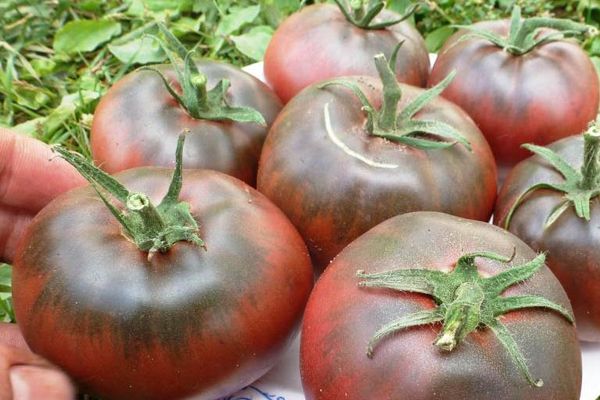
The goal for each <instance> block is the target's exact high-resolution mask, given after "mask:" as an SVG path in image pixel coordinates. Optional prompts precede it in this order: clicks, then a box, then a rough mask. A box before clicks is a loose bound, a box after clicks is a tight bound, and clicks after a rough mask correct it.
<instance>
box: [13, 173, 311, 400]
mask: <svg viewBox="0 0 600 400" xmlns="http://www.w3.org/2000/svg"><path fill="white" fill-rule="evenodd" d="M171 174H172V172H171V170H168V169H164V168H152V167H145V168H138V169H132V170H128V171H125V172H122V173H120V174H117V175H116V177H117V178H118V180H119V181H120V182H122V183H123V184H124V185H126V186H127V187H130V188H131V189H132V190H134V191H136V192H143V193H146V194H147V195H148V197H149V198H150V200H151V201H152V202H156V201H157V200H159V199H160V198H161V197H162V196H163V195H165V193H166V192H167V188H168V187H169V188H171V186H169V181H170V175H171ZM112 187H114V185H113V186H112ZM131 193H133V194H130V195H129V196H128V197H127V207H128V209H130V210H133V209H135V207H137V206H139V204H142V203H143V202H140V201H139V199H138V201H137V203H136V202H135V201H133V200H132V199H137V197H135V196H140V195H139V193H134V192H131ZM169 193H171V190H169ZM179 198H180V199H181V201H183V203H177V206H174V207H179V208H177V209H176V210H175V211H174V214H172V215H171V218H173V219H176V218H181V215H180V214H181V213H183V214H186V213H187V215H188V216H189V215H191V216H192V217H191V218H193V220H194V221H197V224H198V225H199V228H197V226H196V228H197V229H196V230H197V235H198V236H200V238H198V237H196V236H195V235H196V233H193V232H192V231H191V228H190V226H193V225H195V224H196V223H195V222H189V223H188V225H186V226H184V227H183V228H181V229H180V227H175V228H172V229H171V227H169V228H168V229H165V230H164V231H163V232H164V237H163V239H164V241H163V240H148V237H145V236H143V235H142V236H140V237H141V239H140V240H138V237H137V236H135V235H134V236H131V235H129V234H126V233H125V232H129V231H128V230H127V229H126V228H125V227H124V226H125V225H124V226H121V224H119V222H117V220H116V219H115V217H114V216H113V214H111V212H110V211H109V210H108V209H107V207H105V205H104V204H103V202H102V201H100V199H98V198H97V196H96V193H95V191H94V189H93V188H92V187H90V186H87V187H83V188H79V189H75V190H73V191H70V192H67V193H66V194H64V195H62V196H60V197H59V198H57V199H56V200H54V201H53V202H52V203H50V205H48V206H47V207H46V208H45V209H44V210H42V211H41V213H40V214H38V215H37V216H36V218H35V219H34V221H33V222H32V224H31V225H30V227H29V228H28V230H27V232H26V234H25V235H24V238H23V240H22V241H21V244H20V250H19V251H18V254H17V256H16V259H15V265H14V272H13V274H14V275H13V296H14V303H15V312H16V316H17V319H18V321H19V325H20V327H21V329H22V331H23V335H24V337H25V339H26V341H27V343H28V344H29V346H30V347H31V349H32V350H33V351H34V352H36V353H38V354H40V355H42V356H43V357H45V358H47V359H48V360H50V361H52V362H53V363H55V364H56V365H58V366H59V367H61V368H62V369H64V370H65V371H66V372H67V373H69V374H70V375H71V376H72V377H73V378H74V380H75V381H76V382H78V383H79V384H80V385H81V387H82V389H84V390H86V391H89V392H91V393H94V394H97V395H99V396H102V397H106V398H110V399H145V400H147V399H173V398H181V397H184V396H190V395H196V396H197V397H194V398H195V399H206V400H209V399H210V400H214V399H215V398H218V397H220V396H225V395H228V394H230V393H232V392H235V391H236V390H239V389H241V388H242V387H244V386H245V385H247V384H250V383H251V382H253V381H254V380H256V379H258V378H259V377H260V376H261V375H262V374H264V373H265V372H266V371H267V370H268V369H269V368H270V367H271V366H273V365H274V363H275V362H276V361H277V360H278V357H279V355H280V354H281V353H282V351H283V350H285V348H286V347H287V345H288V344H289V342H290V340H291V339H292V338H293V336H294V334H295V331H296V328H297V327H298V324H299V320H300V318H301V316H302V312H303V309H304V305H305V303H306V301H307V299H308V295H309V292H310V290H311V288H312V282H313V273H312V267H311V264H310V259H309V257H308V253H307V250H306V247H305V245H304V243H303V241H302V239H301V238H300V236H299V235H298V233H297V232H296V230H295V229H294V227H293V226H292V225H291V224H290V223H289V221H288V220H287V219H286V218H285V216H284V215H283V214H282V213H281V212H280V211H279V210H278V209H277V208H276V207H275V206H274V205H273V204H272V203H271V202H269V201H268V200H267V199H266V198H265V197H264V196H262V195H261V194H260V193H258V192H257V191H256V190H254V189H252V188H251V187H249V186H248V185H246V184H244V183H243V182H241V181H238V180H237V179H235V178H232V177H229V176H227V175H224V174H221V173H218V172H215V171H207V170H189V171H186V172H185V174H184V183H183V188H182V189H181V193H180V196H179ZM165 203H167V202H166V201H165V202H163V203H161V206H158V208H157V210H159V211H160V210H161V207H164V204H165ZM146 204H147V203H146ZM171 206H173V203H169V204H168V207H171ZM113 211H115V210H113ZM115 212H118V210H116V211H115ZM165 212H166V211H165ZM163 219H165V221H167V219H166V218H163ZM136 221H137V222H139V219H138V220H135V219H132V220H130V221H129V222H128V223H127V224H132V225H131V226H133V228H131V229H130V230H131V231H133V230H134V228H135V226H136V225H135V224H136V223H137V222H136ZM167 222H168V221H167ZM190 224H191V225H190ZM150 225H151V224H148V227H150V228H152V227H153V226H150ZM127 226H129V225H127ZM144 226H145V225H144ZM178 236H181V238H186V240H180V241H177V237H178ZM132 237H135V240H133V239H132ZM181 238H180V239H181ZM173 242H174V243H173ZM165 243H166V244H168V245H169V246H170V247H167V248H162V247H159V246H160V245H164V244H165ZM202 243H203V246H204V248H203V247H202V246H200V245H202ZM138 244H139V245H143V246H147V247H149V246H152V250H151V251H150V252H148V251H147V250H140V248H138ZM156 249H158V251H153V250H156Z"/></svg>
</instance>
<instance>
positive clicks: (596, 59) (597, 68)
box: [591, 57, 600, 78]
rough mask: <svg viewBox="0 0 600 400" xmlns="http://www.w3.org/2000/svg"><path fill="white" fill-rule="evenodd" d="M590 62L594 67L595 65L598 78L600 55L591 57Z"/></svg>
mask: <svg viewBox="0 0 600 400" xmlns="http://www.w3.org/2000/svg"><path fill="white" fill-rule="evenodd" d="M591 59H592V63H593V64H594V67H596V73H597V74H598V78H600V57H591Z"/></svg>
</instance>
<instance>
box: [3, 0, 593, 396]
mask: <svg viewBox="0 0 600 400" xmlns="http://www.w3.org/2000/svg"><path fill="white" fill-rule="evenodd" d="M367 3H368V6H367ZM352 4H353V5H354V8H346V6H345V5H344V4H342V2H339V3H338V6H337V7H336V6H335V5H330V4H320V5H313V6H308V7H306V8H304V9H303V10H301V11H300V12H298V13H296V14H295V15H292V16H291V17H290V18H289V19H288V20H286V21H285V22H284V23H283V24H282V25H281V26H280V28H279V29H278V30H277V32H276V33H275V35H274V37H273V39H272V42H271V43H270V45H269V47H268V49H267V53H266V56H265V76H266V78H267V80H268V82H269V84H270V86H271V87H272V89H273V91H272V90H271V89H270V88H269V87H268V86H266V85H265V84H263V83H261V82H260V81H258V80H257V79H255V78H253V77H251V76H249V75H248V74H246V73H244V72H242V71H240V70H238V69H237V68H235V67H232V66H230V65H226V64H222V63H218V62H213V61H206V60H204V61H195V60H193V59H192V56H191V53H189V52H186V50H185V49H183V48H182V46H181V44H179V43H177V41H176V39H175V38H174V37H173V36H172V35H171V34H170V33H169V32H168V31H167V30H166V29H165V28H161V29H162V34H163V36H164V39H165V43H166V45H165V47H166V48H168V52H169V55H170V57H171V58H172V63H171V64H169V65H161V66H153V67H145V68H142V69H140V70H137V71H135V72H133V73H131V74H129V75H128V76H126V77H124V78H123V79H122V80H121V81H120V82H118V83H117V84H116V85H115V86H114V87H113V88H111V89H110V90H109V92H108V93H107V94H106V96H104V97H103V99H102V100H101V102H100V104H99V105H98V107H97V110H96V112H95V115H94V121H93V126H92V132H91V145H92V152H93V157H94V159H95V161H96V163H97V165H99V166H100V167H101V168H102V170H104V171H106V172H108V173H115V175H113V176H110V175H109V174H108V173H106V172H103V171H102V170H100V169H98V168H96V167H94V166H92V165H91V164H89V163H87V162H86V161H85V160H84V159H83V158H82V157H80V156H77V155H75V154H72V153H69V152H67V151H65V150H62V149H59V150H58V151H59V152H60V154H61V155H62V156H63V157H64V158H65V159H67V161H69V162H70V163H71V164H73V165H74V166H75V167H76V168H77V169H78V170H80V172H81V173H82V174H83V175H84V176H85V177H86V178H87V179H88V180H89V181H90V182H91V185H90V186H88V187H84V188H79V189H75V190H73V191H71V192H69V193H67V194H66V195H63V196H61V197H59V198H58V199H56V200H55V201H54V202H52V203H51V204H50V205H49V206H48V207H46V208H45V209H44V210H43V211H42V212H41V213H40V214H39V215H38V216H37V217H36V218H35V220H34V222H33V223H32V224H31V227H30V228H29V230H28V232H27V234H26V235H25V237H24V239H23V240H22V242H21V245H20V248H19V250H18V254H17V257H16V259H15V271H14V283H13V287H14V303H15V310H16V315H17V318H18V320H19V324H20V326H21V329H22V331H23V334H24V336H25V338H26V340H27V342H28V344H29V345H30V347H31V348H32V350H33V351H35V352H37V353H39V354H41V355H43V356H44V357H46V358H48V359H49V360H51V361H52V362H54V363H55V364H57V365H58V366H60V367H61V368H63V369H64V370H65V371H67V372H68V373H69V374H70V375H71V376H72V377H73V378H74V379H75V381H76V382H78V384H79V385H81V387H82V389H83V390H85V391H89V392H91V393H94V394H98V395H100V396H103V397H105V398H110V399H113V398H114V399H134V398H140V399H167V398H168V399H170V398H182V397H186V396H192V395H195V396H196V397H194V398H197V399H207V400H212V399H215V398H218V397H221V396H226V395H228V394H231V393H233V392H235V391H237V390H239V389H240V388H242V387H244V386H245V385H248V384H250V383H251V382H253V381H254V380H256V379H258V378H259V377H260V376H261V375H262V374H264V373H265V372H266V371H267V370H268V369H269V368H270V367H272V366H273V365H274V363H275V362H276V361H277V359H278V356H279V355H280V354H281V352H282V351H284V350H285V348H286V347H287V345H288V344H289V342H290V340H291V339H292V338H293V337H294V335H295V333H296V331H297V329H298V327H299V326H300V322H301V320H302V319H303V323H302V326H303V328H302V339H301V340H302V342H301V343H302V345H301V360H300V362H301V371H302V379H303V385H304V390H305V395H306V398H307V399H319V400H332V399H340V398H348V399H355V400H362V399H394V400H399V399H411V400H415V399H423V400H426V399H437V398H439V399H516V398H527V399H573V400H576V399H578V398H579V393H580V390H581V355H580V351H579V342H578V338H579V339H583V340H592V341H600V290H599V289H600V261H599V260H600V246H599V244H600V230H599V229H598V226H600V207H599V206H598V202H597V198H596V197H597V196H598V195H600V158H599V157H600V156H599V154H600V127H598V126H597V125H596V124H595V123H594V122H593V120H594V119H595V117H596V113H597V111H598V97H599V93H598V92H599V89H598V77H597V75H596V72H595V69H594V67H593V65H592V63H591V61H590V60H589V58H588V57H587V55H586V54H585V53H584V52H583V51H582V50H581V49H580V47H579V46H578V44H577V42H575V41H573V40H570V39H567V37H568V36H570V35H577V34H585V33H586V32H587V30H588V27H586V26H585V25H582V24H578V23H574V22H571V21H561V20H556V19H547V18H531V19H522V18H521V15H520V10H519V9H518V8H515V10H514V12H513V16H512V19H511V20H510V21H508V20H507V21H493V22H483V23H478V24H476V25H474V26H471V27H465V28H464V29H461V30H460V31H459V32H458V33H456V34H455V35H454V36H453V37H452V38H451V39H450V40H449V41H448V43H446V45H445V46H444V48H443V49H442V50H441V51H440V53H439V55H438V57H437V61H436V62H435V65H434V66H433V69H432V70H431V73H430V63H429V55H428V54H427V51H426V49H425V45H424V41H423V39H422V37H421V36H420V34H419V33H418V32H417V31H416V30H415V29H414V28H413V27H412V25H411V24H410V23H408V22H406V18H407V17H408V15H409V14H407V15H404V16H400V15H398V14H395V13H393V12H391V11H388V10H383V2H381V1H380V2H352ZM357 4H358V5H357ZM401 82H402V83H401ZM421 87H429V89H427V90H426V89H422V88H421ZM279 99H281V100H282V101H283V102H284V103H285V105H282V103H281V101H280V100H279ZM590 123H591V125H590ZM588 125H589V128H588ZM181 132H185V133H184V134H183V135H182V134H181ZM582 132H585V134H584V135H581V133H582ZM561 138H565V139H562V140H559V141H557V142H556V143H553V144H550V143H551V142H554V141H556V140H558V139H561ZM184 141H185V145H184ZM525 143H531V144H532V145H529V146H528V147H527V148H526V149H523V148H521V145H522V144H525ZM548 144H550V146H549V147H548V148H545V147H541V146H545V145H548ZM530 152H533V153H535V154H536V155H535V156H534V157H531V158H528V159H526V160H524V161H522V162H520V163H519V164H517V166H516V167H515V168H514V169H512V171H511V172H510V173H509V174H508V177H507V178H506V180H505V182H504V186H503V187H502V189H501V190H500V195H499V196H498V195H497V193H498V188H497V182H498V179H499V178H498V176H499V173H498V171H501V173H500V175H503V174H504V173H503V172H502V171H508V170H509V169H510V168H512V167H513V166H514V165H515V164H516V163H517V162H519V161H520V160H522V159H524V158H526V157H527V155H528V154H531V153H530ZM174 154H175V157H173V155H174ZM173 160H175V168H174V169H173V165H174V163H173ZM182 168H185V170H182ZM119 171H123V172H119ZM217 171H218V172H217ZM253 186H256V188H257V189H254V188H253ZM538 189H539V190H538ZM494 208H495V210H494ZM492 214H494V222H495V223H496V225H498V226H494V225H492V224H489V223H487V221H489V220H490V218H491V216H492ZM509 231H510V232H512V233H509ZM519 238H520V239H519ZM546 265H547V266H548V267H550V268H548V267H547V266H546ZM323 271H324V272H323ZM551 271H552V272H551ZM321 273H322V275H321ZM314 274H315V275H316V276H317V277H318V279H317V282H316V285H315V288H314V290H313V281H314V276H315V275H314ZM319 275H320V277H319ZM557 278H558V279H557ZM563 288H564V290H563ZM309 297H310V298H309ZM575 324H576V325H575ZM432 343H433V344H432Z"/></svg>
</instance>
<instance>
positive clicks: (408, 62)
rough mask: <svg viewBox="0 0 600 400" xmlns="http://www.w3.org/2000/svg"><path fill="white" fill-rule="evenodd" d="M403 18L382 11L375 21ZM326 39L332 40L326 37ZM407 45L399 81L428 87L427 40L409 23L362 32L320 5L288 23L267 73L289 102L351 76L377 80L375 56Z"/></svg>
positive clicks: (275, 41)
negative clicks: (316, 86)
mask: <svg viewBox="0 0 600 400" xmlns="http://www.w3.org/2000/svg"><path fill="white" fill-rule="evenodd" d="M398 17H399V15H398V14H396V13H395V12H393V11H389V10H383V11H382V12H381V14H380V15H379V16H378V17H377V19H376V21H388V20H393V19H397V18H398ZM324 38H327V39H324ZM401 41H404V44H403V45H402V48H401V49H400V52H399V54H398V61H397V62H396V75H397V77H398V79H399V80H400V82H404V83H408V84H411V85H415V86H420V87H423V86H425V85H426V84H427V77H428V75H429V54H428V52H427V48H426V47H425V41H424V40H423V38H422V37H421V35H420V34H419V32H418V31H417V30H416V29H415V28H414V27H413V26H412V25H410V23H409V22H401V23H399V24H396V25H393V26H391V27H388V28H385V29H377V30H367V29H361V28H358V27H356V26H354V25H353V24H351V23H350V22H348V21H347V20H346V18H345V17H344V15H343V14H342V12H341V11H340V10H339V8H338V7H337V6H335V5H332V4H315V5H312V6H308V7H305V8H303V9H302V10H301V11H300V12H297V13H295V14H293V15H292V16H290V17H289V18H288V19H286V20H285V21H284V22H283V23H282V24H281V25H280V26H279V28H278V29H277V31H276V32H275V34H274V35H273V38H272V39H271V42H270V43H269V46H268V47H267V51H266V53H265V64H264V71H265V77H266V78H267V81H268V82H269V84H270V85H271V87H273V89H274V90H275V92H276V93H277V95H278V96H279V97H280V98H281V99H282V100H283V102H284V103H287V102H288V101H289V100H290V99H291V98H292V97H294V96H295V95H296V94H297V93H298V92H299V91H300V90H302V89H304V88H305V87H307V86H309V85H311V84H313V83H315V82H318V81H322V80H324V79H329V78H333V77H337V76H348V75H369V76H377V71H376V69H375V66H374V64H373V57H374V56H375V55H376V54H379V53H383V54H385V56H386V57H389V56H390V55H391V54H392V52H393V50H394V48H395V47H396V45H397V44H398V43H399V42H401Z"/></svg>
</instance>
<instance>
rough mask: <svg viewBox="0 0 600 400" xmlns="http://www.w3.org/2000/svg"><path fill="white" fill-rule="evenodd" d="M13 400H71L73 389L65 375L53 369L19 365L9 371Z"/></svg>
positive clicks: (73, 395) (73, 396) (73, 394)
mask: <svg viewBox="0 0 600 400" xmlns="http://www.w3.org/2000/svg"><path fill="white" fill-rule="evenodd" d="M10 383H11V385H12V391H13V393H12V394H13V399H14V400H39V399H44V400H72V399H74V398H75V389H74V387H73V384H72V383H71V380H70V379H69V378H68V377H67V375H66V374H64V373H63V372H61V371H60V370H58V369H55V368H42V367H36V366H31V365H20V366H15V367H12V368H11V369H10Z"/></svg>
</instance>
